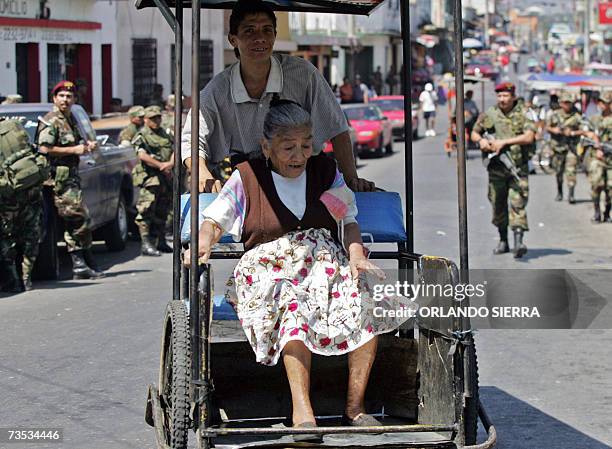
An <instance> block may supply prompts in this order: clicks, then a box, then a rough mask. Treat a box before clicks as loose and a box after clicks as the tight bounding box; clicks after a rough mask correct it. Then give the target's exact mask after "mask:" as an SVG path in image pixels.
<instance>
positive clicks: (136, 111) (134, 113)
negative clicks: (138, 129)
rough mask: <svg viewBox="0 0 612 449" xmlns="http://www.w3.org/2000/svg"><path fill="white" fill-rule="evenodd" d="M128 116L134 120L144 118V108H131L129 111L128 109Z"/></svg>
mask: <svg viewBox="0 0 612 449" xmlns="http://www.w3.org/2000/svg"><path fill="white" fill-rule="evenodd" d="M128 115H129V116H130V118H134V117H144V115H145V108H143V107H142V106H138V105H137V106H132V107H131V108H130V109H128Z"/></svg>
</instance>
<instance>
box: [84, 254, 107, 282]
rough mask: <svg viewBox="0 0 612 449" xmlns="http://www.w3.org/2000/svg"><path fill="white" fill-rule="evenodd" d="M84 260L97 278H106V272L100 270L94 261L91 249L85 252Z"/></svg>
mask: <svg viewBox="0 0 612 449" xmlns="http://www.w3.org/2000/svg"><path fill="white" fill-rule="evenodd" d="M83 258H84V259H85V263H86V264H87V266H88V267H89V268H91V269H92V271H93V272H94V273H95V274H96V278H103V277H105V276H106V273H104V271H102V270H100V268H98V264H97V263H96V261H95V260H94V257H93V254H92V252H91V249H84V250H83Z"/></svg>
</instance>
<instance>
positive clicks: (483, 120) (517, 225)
mask: <svg viewBox="0 0 612 449" xmlns="http://www.w3.org/2000/svg"><path fill="white" fill-rule="evenodd" d="M474 131H475V132H477V133H478V134H480V135H484V134H485V133H487V132H488V133H490V134H492V135H494V136H495V138H496V139H507V138H511V137H516V136H519V135H521V134H524V133H525V132H527V131H533V132H534V133H535V132H536V126H535V123H533V122H532V121H531V120H529V119H528V118H527V114H526V113H525V110H524V109H523V107H522V105H521V104H519V103H517V104H516V105H515V106H514V108H513V109H512V110H511V111H510V112H509V113H508V114H504V113H503V112H502V111H501V109H499V107H498V106H493V107H492V108H490V109H489V110H488V111H487V112H486V113H484V114H483V115H482V116H481V117H479V119H478V121H477V122H476V125H475V126H474ZM531 150H532V148H531V146H520V145H512V146H510V147H505V148H504V149H503V150H502V151H504V152H506V153H507V154H508V155H509V156H510V158H511V159H512V161H513V162H514V165H516V168H517V169H518V172H519V177H520V180H521V181H520V183H519V182H518V181H517V180H516V179H515V178H514V177H513V176H512V174H511V173H510V172H509V171H508V169H507V168H506V167H505V166H504V165H503V164H502V163H501V162H499V160H498V159H497V158H493V159H490V162H489V163H488V166H487V170H488V172H489V194H488V197H489V201H490V202H491V205H492V206H493V219H492V223H493V224H494V225H495V226H497V227H498V228H500V229H506V228H507V227H508V225H510V227H511V228H512V229H513V230H523V231H528V230H529V226H528V224H527V211H526V207H527V200H528V198H529V180H528V174H529V167H528V161H529V158H530V154H529V153H530V151H531ZM487 156H488V155H487V153H483V157H485V158H486V157H487ZM485 160H488V159H485ZM508 199H509V200H510V214H508Z"/></svg>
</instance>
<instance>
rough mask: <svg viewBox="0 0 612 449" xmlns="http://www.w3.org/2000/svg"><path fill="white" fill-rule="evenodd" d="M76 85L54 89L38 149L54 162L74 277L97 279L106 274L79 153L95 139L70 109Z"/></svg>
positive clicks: (55, 191)
mask: <svg viewBox="0 0 612 449" xmlns="http://www.w3.org/2000/svg"><path fill="white" fill-rule="evenodd" d="M75 91H76V86H75V85H74V83H73V82H71V81H60V82H59V83H57V85H56V86H55V87H54V88H53V90H52V91H51V95H52V96H53V104H54V106H53V111H51V112H49V113H48V114H46V115H45V116H44V117H43V118H42V119H41V120H40V122H39V128H38V145H39V151H40V152H41V153H43V154H47V155H48V157H49V162H50V165H51V179H50V180H49V185H52V186H53V201H54V203H55V207H56V208H57V214H58V215H59V216H60V217H61V218H62V219H63V221H64V228H65V232H64V240H65V241H66V246H67V247H68V253H69V254H70V257H71V259H72V275H73V277H74V278H75V279H97V278H100V277H103V276H104V273H103V272H101V271H99V270H98V269H97V267H96V264H95V262H94V260H93V256H92V254H91V240H92V239H91V229H90V227H89V223H90V218H89V210H88V209H87V206H86V205H85V202H84V200H83V190H82V189H81V178H80V177H79V174H78V170H79V161H80V156H81V155H82V154H83V153H85V152H90V151H94V150H95V149H96V146H97V144H96V142H93V141H87V140H85V139H84V138H83V136H82V135H81V133H80V131H79V128H78V126H77V122H76V119H75V118H74V116H73V115H72V113H71V108H72V105H73V104H74V95H75Z"/></svg>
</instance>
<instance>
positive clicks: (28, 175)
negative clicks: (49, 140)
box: [0, 118, 49, 293]
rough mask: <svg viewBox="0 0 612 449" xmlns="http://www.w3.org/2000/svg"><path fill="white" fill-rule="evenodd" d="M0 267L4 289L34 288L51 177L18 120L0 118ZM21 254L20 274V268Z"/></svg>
mask: <svg viewBox="0 0 612 449" xmlns="http://www.w3.org/2000/svg"><path fill="white" fill-rule="evenodd" d="M0 167H1V168H0V269H1V270H2V271H3V272H4V273H5V275H6V278H7V279H6V283H5V284H3V285H2V286H1V287H0V290H1V291H3V292H11V293H19V292H21V291H23V290H26V291H27V290H31V289H32V269H33V267H34V263H35V262H36V257H37V256H38V243H39V241H40V237H41V221H42V213H43V208H42V185H43V182H44V181H46V180H47V177H48V176H49V170H48V162H47V159H46V157H45V156H43V155H41V154H39V153H37V152H36V151H35V150H34V148H33V147H32V145H31V144H30V139H29V137H28V133H27V132H26V130H25V129H24V128H23V126H22V125H21V122H19V121H18V120H10V119H3V118H0ZM20 255H21V257H22V262H21V276H20V275H19V270H18V267H17V261H18V257H19V256H20Z"/></svg>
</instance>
